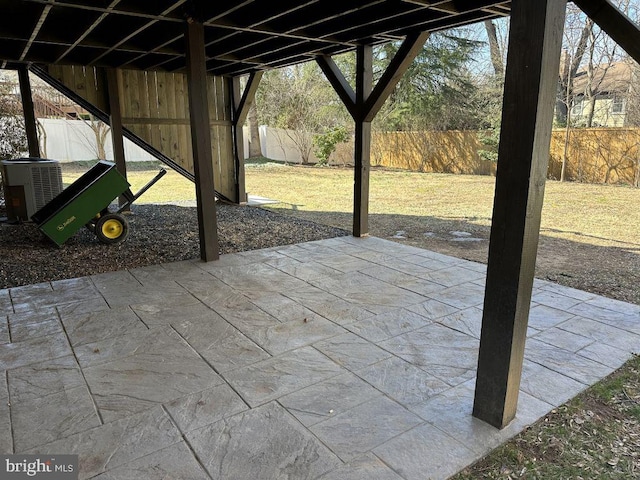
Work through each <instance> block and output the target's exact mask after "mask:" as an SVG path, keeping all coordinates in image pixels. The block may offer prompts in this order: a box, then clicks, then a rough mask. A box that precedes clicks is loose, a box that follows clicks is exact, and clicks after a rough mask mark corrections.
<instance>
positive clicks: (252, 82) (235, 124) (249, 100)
mask: <svg viewBox="0 0 640 480" xmlns="http://www.w3.org/2000/svg"><path fill="white" fill-rule="evenodd" d="M262 74H263V72H261V71H260V72H252V73H251V74H250V75H249V79H248V80H247V85H246V86H245V89H244V93H242V94H241V93H240V77H233V78H231V79H229V90H230V91H231V124H232V127H231V128H232V133H233V141H234V149H233V157H234V162H235V173H236V203H244V202H246V201H247V191H246V186H245V178H244V134H243V131H242V127H243V125H244V122H245V120H246V119H247V114H248V113H249V109H250V108H251V105H252V104H253V100H254V98H255V95H256V90H257V89H258V85H260V79H261V78H262Z"/></svg>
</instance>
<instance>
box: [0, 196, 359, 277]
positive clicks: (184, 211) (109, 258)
mask: <svg viewBox="0 0 640 480" xmlns="http://www.w3.org/2000/svg"><path fill="white" fill-rule="evenodd" d="M217 210H218V235H219V239H220V253H222V254H225V253H235V252H241V251H247V250H255V249H260V248H267V247H274V246H278V245H289V244H294V243H301V242H307V241H312V240H321V239H325V238H332V237H337V236H342V235H347V234H348V232H346V231H344V230H341V229H339V228H333V227H328V226H325V225H319V224H316V223H313V222H310V221H307V220H302V219H298V218H294V217H290V216H285V215H280V214H277V213H274V212H270V211H267V210H263V209H260V208H256V207H247V206H233V205H222V204H221V205H218V209H217ZM127 218H128V220H129V226H130V234H129V238H127V240H126V241H124V242H122V243H119V244H115V245H104V244H102V243H100V242H98V240H97V238H96V237H95V235H94V234H93V233H91V232H89V230H87V229H84V228H83V229H81V230H80V231H78V232H77V233H76V234H75V235H74V236H73V237H72V238H70V239H69V240H68V241H67V242H66V243H65V244H64V245H63V246H62V247H61V248H58V247H57V246H56V245H55V244H54V243H53V242H51V240H49V239H48V238H46V237H45V236H44V235H43V234H42V233H41V232H40V231H39V230H38V228H37V227H36V225H34V224H32V223H23V224H19V225H8V224H6V223H3V224H0V252H2V253H1V254H0V288H9V287H17V286H20V285H30V284H34V283H40V282H45V281H52V280H61V279H66V278H76V277H82V276H86V275H91V274H96V273H102V272H108V271H115V270H122V269H128V268H136V267H142V266H146V265H153V264H158V263H164V262H175V261H180V260H188V259H193V258H199V256H200V250H199V249H200V247H199V242H198V221H197V212H196V208H195V207H181V206H176V205H133V207H132V212H131V214H130V215H128V216H127Z"/></svg>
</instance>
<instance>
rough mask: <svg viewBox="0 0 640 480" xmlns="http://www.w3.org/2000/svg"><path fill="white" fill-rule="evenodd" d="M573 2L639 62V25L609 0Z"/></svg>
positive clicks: (575, 0)
mask: <svg viewBox="0 0 640 480" xmlns="http://www.w3.org/2000/svg"><path fill="white" fill-rule="evenodd" d="M573 3H575V4H576V5H577V6H578V7H579V8H580V9H581V10H582V11H583V12H584V13H586V14H587V15H588V16H589V17H590V18H591V19H592V20H593V21H594V22H596V23H597V24H598V26H599V27H600V28H601V29H602V30H604V31H605V32H606V33H607V34H608V35H609V36H610V37H611V38H612V39H613V41H614V42H616V43H617V44H618V45H620V46H621V47H622V48H623V49H624V50H625V51H626V52H627V53H628V54H629V55H630V56H631V57H632V58H633V59H634V60H635V61H636V62H638V63H640V27H638V25H637V24H635V23H634V22H632V21H631V19H630V18H629V17H627V16H626V15H625V14H624V13H622V12H621V11H620V10H618V7H616V6H615V5H614V4H613V3H611V1H610V0H574V2H573Z"/></svg>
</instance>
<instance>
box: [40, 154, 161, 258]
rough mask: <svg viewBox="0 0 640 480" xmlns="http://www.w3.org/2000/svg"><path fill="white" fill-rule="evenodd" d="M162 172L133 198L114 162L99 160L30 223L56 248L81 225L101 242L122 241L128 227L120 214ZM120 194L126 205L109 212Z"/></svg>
mask: <svg viewBox="0 0 640 480" xmlns="http://www.w3.org/2000/svg"><path fill="white" fill-rule="evenodd" d="M166 173H167V172H166V170H164V169H161V170H160V173H158V174H157V175H156V176H155V177H154V178H153V179H152V180H151V181H150V182H149V183H147V184H146V185H145V186H144V187H142V189H141V190H140V191H139V192H138V193H136V194H135V195H134V194H133V193H131V190H130V189H129V187H130V185H129V183H128V182H127V180H126V179H125V178H124V177H123V176H122V174H120V172H118V170H117V169H116V165H115V163H113V162H107V161H104V160H101V161H99V162H98V163H97V164H96V165H95V166H93V167H92V168H91V169H90V170H89V171H88V172H86V173H85V174H83V175H82V176H81V177H80V178H78V179H77V180H76V181H75V182H73V183H72V184H71V185H69V186H68V187H67V188H65V189H64V190H63V191H62V192H60V194H59V195H57V196H56V197H55V198H53V200H51V201H50V202H49V203H47V204H46V205H45V206H44V207H42V208H41V209H40V210H38V211H37V212H36V213H34V214H33V215H32V216H31V220H33V221H34V222H35V223H36V224H37V225H38V228H40V230H41V231H42V232H43V233H44V234H45V235H46V236H47V237H49V238H50V239H51V240H53V241H54V242H55V243H56V244H57V245H58V246H61V245H62V244H63V243H64V242H66V241H67V240H68V239H69V238H70V237H71V236H72V235H74V234H75V233H76V232H77V231H78V230H80V229H81V228H82V227H83V226H86V227H87V228H88V229H89V230H91V231H92V232H94V233H95V234H96V237H98V240H100V241H101V242H102V243H118V242H122V241H123V240H125V239H126V238H127V236H128V234H129V225H128V223H127V220H126V218H125V217H124V216H123V215H121V213H122V212H123V211H124V210H125V209H127V207H129V206H130V205H131V204H132V203H133V202H134V201H135V200H136V199H137V198H139V197H140V196H141V195H142V194H143V193H144V192H146V191H147V190H148V189H149V188H151V186H152V185H153V184H154V183H156V182H157V181H158V180H160V178H162V177H163V176H164V175H165V174H166ZM120 195H123V196H124V197H125V198H126V200H127V202H126V203H125V204H124V205H122V206H121V207H120V209H119V210H117V211H116V212H114V213H112V212H110V211H109V205H110V204H111V202H112V201H113V200H114V199H115V198H117V197H119V196H120Z"/></svg>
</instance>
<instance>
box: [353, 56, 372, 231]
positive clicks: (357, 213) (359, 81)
mask: <svg viewBox="0 0 640 480" xmlns="http://www.w3.org/2000/svg"><path fill="white" fill-rule="evenodd" d="M372 89H373V48H372V47H371V45H359V46H358V47H357V50H356V118H355V119H354V120H355V122H356V129H355V138H354V142H355V145H354V157H355V158H354V161H355V165H354V170H355V172H354V177H355V178H354V185H353V199H354V201H353V236H354V237H364V236H366V235H368V234H369V171H370V170H371V121H367V120H365V119H366V117H367V114H368V113H369V112H367V111H366V109H365V103H366V101H367V100H368V99H369V95H370V94H371V90H372Z"/></svg>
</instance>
